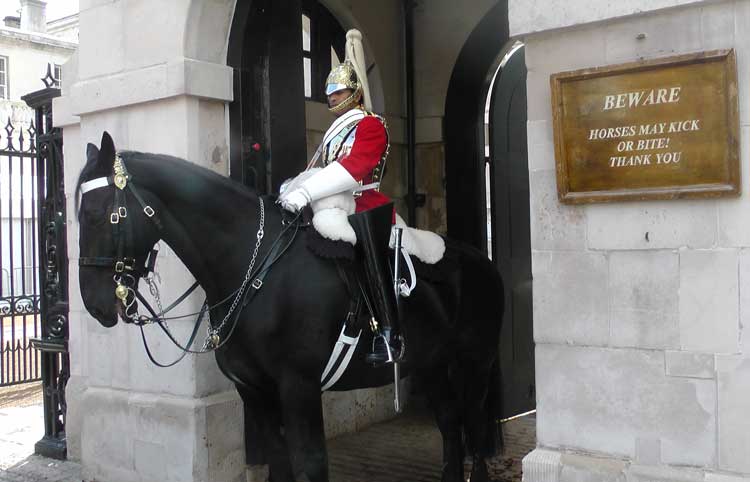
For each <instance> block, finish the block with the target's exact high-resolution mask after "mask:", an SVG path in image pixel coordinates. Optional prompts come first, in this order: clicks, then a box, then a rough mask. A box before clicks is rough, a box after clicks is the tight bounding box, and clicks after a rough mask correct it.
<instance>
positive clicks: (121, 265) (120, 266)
mask: <svg viewBox="0 0 750 482" xmlns="http://www.w3.org/2000/svg"><path fill="white" fill-rule="evenodd" d="M134 267H135V259H134V258H123V260H122V261H117V262H116V263H115V273H122V272H124V271H133V268H134Z"/></svg>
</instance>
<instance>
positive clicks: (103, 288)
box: [78, 133, 158, 327]
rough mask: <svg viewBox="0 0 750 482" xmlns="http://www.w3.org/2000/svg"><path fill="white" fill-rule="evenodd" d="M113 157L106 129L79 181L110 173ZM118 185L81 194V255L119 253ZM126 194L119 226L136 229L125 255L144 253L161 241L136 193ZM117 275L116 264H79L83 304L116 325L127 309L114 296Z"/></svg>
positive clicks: (91, 150) (104, 322)
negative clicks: (114, 218) (115, 222)
mask: <svg viewBox="0 0 750 482" xmlns="http://www.w3.org/2000/svg"><path fill="white" fill-rule="evenodd" d="M114 160H115V149H114V144H113V143H112V139H111V138H110V137H109V135H108V134H107V133H105V134H104V136H103V137H102V145H101V149H97V148H96V146H94V145H93V144H89V145H88V148H87V161H86V166H85V167H84V168H83V170H82V172H81V177H80V179H79V185H80V184H81V183H83V182H86V181H90V180H92V179H96V178H99V177H107V176H111V175H112V167H113V164H114ZM116 189H118V188H117V187H116V186H114V185H109V186H106V187H100V188H97V189H94V190H91V191H89V192H87V193H85V194H82V195H81V197H80V208H79V211H78V219H79V239H78V245H79V247H80V257H81V258H84V257H88V258H95V257H111V258H114V257H115V256H116V251H117V248H116V240H115V236H114V229H113V225H112V222H111V214H112V212H115V211H117V208H116V207H115V206H114V204H115V190H116ZM141 193H142V196H144V197H146V196H147V195H148V194H147V193H144V192H143V191H141ZM124 194H125V196H124V199H125V204H126V206H127V218H126V219H121V220H120V223H121V224H120V226H119V228H120V230H122V229H124V228H125V225H124V223H130V226H129V227H128V229H131V230H132V233H133V235H132V240H133V246H127V245H126V248H125V253H124V254H125V256H143V255H145V254H146V253H148V251H149V250H150V249H151V248H152V247H153V245H154V244H155V243H156V242H157V241H158V237H157V236H156V235H155V234H154V233H153V232H152V231H154V230H153V229H149V226H148V221H147V219H146V216H145V214H144V213H143V212H142V211H141V209H140V206H139V204H138V203H137V201H136V200H135V198H134V197H133V195H132V194H131V193H130V192H129V190H127V189H126V190H125V191H124ZM148 197H150V196H148ZM121 235H123V234H121ZM115 276H116V272H115V268H114V266H111V267H104V266H80V268H79V276H78V278H79V286H80V289H81V297H82V299H83V304H84V306H85V307H86V310H87V311H88V312H89V313H90V314H91V316H93V317H94V318H96V319H97V320H98V321H99V323H101V324H102V325H104V326H106V327H111V326H114V325H115V324H116V323H117V317H118V315H122V314H123V313H124V305H123V303H122V301H120V300H119V299H118V298H117V297H116V296H115V287H116V283H115V280H114V277H115ZM136 283H137V280H136ZM136 287H137V286H135V287H134V289H135V288H136Z"/></svg>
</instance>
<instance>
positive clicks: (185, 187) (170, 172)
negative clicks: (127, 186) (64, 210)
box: [75, 151, 258, 216]
mask: <svg viewBox="0 0 750 482" xmlns="http://www.w3.org/2000/svg"><path fill="white" fill-rule="evenodd" d="M118 154H119V155H120V158H122V160H123V162H124V163H125V167H126V168H127V169H128V171H129V172H130V173H131V174H132V175H133V176H134V177H135V182H138V183H140V184H141V185H142V184H143V180H142V179H144V178H145V177H146V176H143V174H144V172H143V171H147V172H148V174H149V177H151V176H154V177H156V178H159V179H163V178H173V179H186V178H188V179H193V180H195V181H196V182H190V183H185V182H175V183H170V184H171V185H172V186H173V188H174V189H175V190H176V191H177V192H178V195H181V196H185V197H187V196H189V195H190V194H191V191H193V190H194V189H195V187H196V184H200V185H201V187H204V188H205V187H210V189H211V191H212V192H213V193H217V194H218V193H219V192H225V193H227V194H230V195H233V196H240V197H241V198H243V199H247V200H248V201H255V200H257V198H258V196H257V194H256V193H255V191H254V190H253V189H252V188H249V187H247V186H245V185H243V184H240V183H238V182H236V181H234V180H232V179H230V178H228V177H226V176H222V175H220V174H217V173H215V172H214V171H212V170H210V169H207V168H205V167H202V166H199V165H197V164H194V163H191V162H188V161H186V160H184V159H181V158H179V157H175V156H170V155H167V154H153V153H148V152H139V151H120V152H118ZM96 168H97V159H96V158H93V159H89V160H88V161H87V162H86V165H85V166H83V169H81V173H80V174H79V176H78V181H77V182H76V189H75V208H76V216H78V215H79V211H80V199H81V197H80V191H81V185H82V184H83V183H84V182H85V181H86V180H87V179H88V178H89V177H91V174H92V173H93V171H94V170H95V169H96ZM141 176H143V178H141V180H140V181H139V179H138V178H139V177H141Z"/></svg>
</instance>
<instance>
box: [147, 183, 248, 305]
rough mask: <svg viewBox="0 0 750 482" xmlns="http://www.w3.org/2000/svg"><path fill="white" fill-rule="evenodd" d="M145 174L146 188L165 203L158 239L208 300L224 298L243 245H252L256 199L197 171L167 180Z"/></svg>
mask: <svg viewBox="0 0 750 482" xmlns="http://www.w3.org/2000/svg"><path fill="white" fill-rule="evenodd" d="M144 174H145V176H144V177H143V179H144V184H145V187H146V189H148V190H150V191H151V192H152V193H154V194H155V195H156V196H157V197H159V199H160V200H161V202H162V203H164V208H163V209H164V210H165V211H166V212H165V213H164V215H163V216H162V218H163V219H162V222H163V223H164V229H163V232H162V233H161V235H162V239H163V240H164V242H166V243H167V244H168V245H169V246H170V247H171V248H172V249H173V250H174V252H175V254H177V256H178V257H179V258H180V259H181V260H182V262H183V263H184V264H185V266H186V267H187V268H188V270H190V272H191V273H192V275H193V276H194V277H195V278H196V280H197V281H198V282H199V283H200V284H201V286H202V287H203V289H204V290H205V291H206V294H207V296H208V298H209V300H211V299H212V298H213V299H216V298H219V297H223V296H225V295H226V293H225V291H226V289H227V288H226V284H227V282H228V281H230V280H231V281H230V282H231V283H234V280H233V279H232V278H234V277H236V276H237V274H236V273H235V271H242V270H244V268H243V265H244V264H246V262H247V252H248V249H246V247H250V246H251V245H252V244H254V241H255V236H254V232H255V230H257V228H258V218H259V202H258V198H257V197H255V196H252V195H250V194H248V193H242V192H240V191H239V190H238V189H237V188H236V187H234V188H233V187H231V186H228V185H227V183H226V182H220V181H217V178H216V177H215V176H211V175H207V174H206V173H201V172H200V171H198V172H194V171H192V170H191V172H177V173H173V176H171V178H169V177H170V176H169V174H168V173H166V172H164V171H159V170H157V172H151V171H149V172H148V173H144ZM149 174H150V176H149ZM147 176H148V177H147ZM138 177H140V176H138ZM186 186H191V188H190V189H188V188H186ZM251 240H252V242H251Z"/></svg>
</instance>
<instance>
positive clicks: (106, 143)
mask: <svg viewBox="0 0 750 482" xmlns="http://www.w3.org/2000/svg"><path fill="white" fill-rule="evenodd" d="M99 162H100V163H104V164H105V165H107V166H111V165H112V164H113V163H114V162H115V143H114V142H113V141H112V137H111V136H110V135H109V132H107V131H104V134H102V143H101V148H100V149H99Z"/></svg>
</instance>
